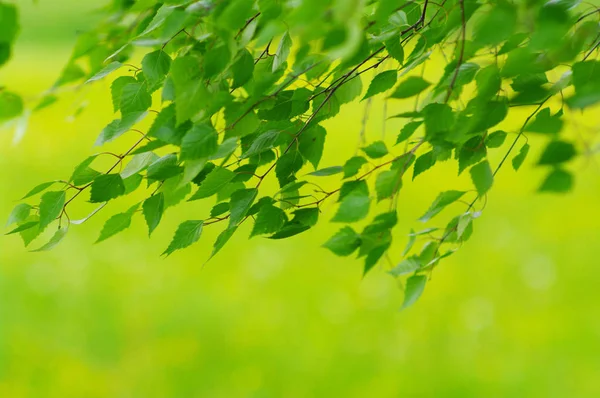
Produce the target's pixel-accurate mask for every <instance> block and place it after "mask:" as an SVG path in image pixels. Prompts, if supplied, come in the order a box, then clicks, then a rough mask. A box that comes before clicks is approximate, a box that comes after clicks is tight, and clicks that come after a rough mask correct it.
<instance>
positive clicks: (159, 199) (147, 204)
mask: <svg viewBox="0 0 600 398" xmlns="http://www.w3.org/2000/svg"><path fill="white" fill-rule="evenodd" d="M142 210H143V213H144V218H145V219H146V225H148V236H150V235H152V232H153V231H154V230H155V229H156V227H158V224H160V220H161V219H162V215H163V212H164V211H165V196H164V194H163V193H162V192H159V193H157V194H156V195H152V196H151V197H149V198H148V199H146V200H145V201H144V204H143V205H142Z"/></svg>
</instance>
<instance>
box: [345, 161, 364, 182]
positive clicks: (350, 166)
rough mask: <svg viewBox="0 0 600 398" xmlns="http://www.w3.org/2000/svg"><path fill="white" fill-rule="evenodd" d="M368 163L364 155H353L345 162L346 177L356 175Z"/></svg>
mask: <svg viewBox="0 0 600 398" xmlns="http://www.w3.org/2000/svg"><path fill="white" fill-rule="evenodd" d="M367 163H369V162H368V161H367V159H365V158H363V157H362V156H354V157H351V158H350V159H348V160H347V161H346V164H344V178H349V177H353V176H355V175H356V174H358V172H359V171H360V169H361V168H362V167H363V166H364V165H365V164H367Z"/></svg>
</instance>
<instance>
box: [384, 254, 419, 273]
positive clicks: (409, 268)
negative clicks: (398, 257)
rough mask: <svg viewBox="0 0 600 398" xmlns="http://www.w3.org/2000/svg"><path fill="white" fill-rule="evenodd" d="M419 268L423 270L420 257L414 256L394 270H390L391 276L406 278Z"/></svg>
mask: <svg viewBox="0 0 600 398" xmlns="http://www.w3.org/2000/svg"><path fill="white" fill-rule="evenodd" d="M419 268H421V261H420V260H419V257H417V256H412V257H409V258H407V259H405V260H403V261H402V262H400V264H398V265H397V266H395V267H394V268H392V269H391V270H390V274H392V275H394V276H404V275H408V274H412V273H413V272H415V271H416V270H418V269H419Z"/></svg>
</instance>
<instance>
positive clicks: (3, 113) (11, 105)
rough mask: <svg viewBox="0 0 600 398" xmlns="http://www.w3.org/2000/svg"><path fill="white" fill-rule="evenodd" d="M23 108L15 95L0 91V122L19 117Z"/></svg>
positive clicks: (21, 101) (21, 102) (19, 99)
mask: <svg viewBox="0 0 600 398" xmlns="http://www.w3.org/2000/svg"><path fill="white" fill-rule="evenodd" d="M23 107H24V105H23V100H22V99H21V97H19V96H18V95H17V94H14V93H11V92H9V91H5V90H2V91H0V122H3V121H5V120H8V119H13V118H15V117H17V116H19V115H20V114H21V113H23Z"/></svg>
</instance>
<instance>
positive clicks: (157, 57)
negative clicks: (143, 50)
mask: <svg viewBox="0 0 600 398" xmlns="http://www.w3.org/2000/svg"><path fill="white" fill-rule="evenodd" d="M170 68H171V57H169V55H168V54H167V53H166V52H164V51H162V50H157V51H154V52H151V53H148V54H146V56H145V57H144V59H142V71H143V72H144V76H145V77H146V81H148V84H149V86H150V87H156V86H159V85H160V84H161V83H162V82H163V80H164V79H165V76H166V75H167V73H169V69H170Z"/></svg>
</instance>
